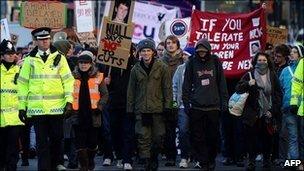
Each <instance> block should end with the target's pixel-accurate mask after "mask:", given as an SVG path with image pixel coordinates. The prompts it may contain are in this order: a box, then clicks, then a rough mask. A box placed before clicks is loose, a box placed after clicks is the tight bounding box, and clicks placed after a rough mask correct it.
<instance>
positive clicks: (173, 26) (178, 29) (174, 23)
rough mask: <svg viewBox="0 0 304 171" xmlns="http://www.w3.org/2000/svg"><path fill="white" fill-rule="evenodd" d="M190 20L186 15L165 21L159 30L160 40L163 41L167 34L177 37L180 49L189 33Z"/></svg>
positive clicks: (183, 46)
mask: <svg viewBox="0 0 304 171" xmlns="http://www.w3.org/2000/svg"><path fill="white" fill-rule="evenodd" d="M190 20H191V18H190V17H187V18H177V19H173V20H168V21H165V22H164V23H163V24H162V25H161V27H160V30H159V38H160V40H161V41H165V39H166V37H167V36H169V35H174V36H176V37H177V38H178V39H179V41H180V45H181V46H180V47H181V49H184V48H185V47H186V45H187V41H188V38H189V35H190Z"/></svg>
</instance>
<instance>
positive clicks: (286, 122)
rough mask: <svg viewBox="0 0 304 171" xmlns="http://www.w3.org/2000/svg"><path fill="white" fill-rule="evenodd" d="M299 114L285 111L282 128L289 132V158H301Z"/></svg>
mask: <svg viewBox="0 0 304 171" xmlns="http://www.w3.org/2000/svg"><path fill="white" fill-rule="evenodd" d="M297 120H298V116H297V115H294V114H292V113H290V112H289V111H283V122H282V129H286V130H287V132H288V158H289V159H299V141H298V135H299V134H298V122H297Z"/></svg>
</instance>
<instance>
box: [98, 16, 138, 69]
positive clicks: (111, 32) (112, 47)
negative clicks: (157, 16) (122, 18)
mask: <svg viewBox="0 0 304 171" xmlns="http://www.w3.org/2000/svg"><path fill="white" fill-rule="evenodd" d="M102 28H103V31H102V33H101V40H100V42H99V48H98V56H97V62H98V63H102V64H105V65H109V66H113V67H118V68H122V69H126V67H127V64H128V58H129V52H130V47H131V40H132V34H133V29H134V26H133V24H124V23H118V22H114V21H111V20H110V19H109V18H108V17H105V18H104V20H103V26H102Z"/></svg>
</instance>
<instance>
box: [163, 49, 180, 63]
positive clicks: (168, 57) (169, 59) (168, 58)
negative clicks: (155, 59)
mask: <svg viewBox="0 0 304 171" xmlns="http://www.w3.org/2000/svg"><path fill="white" fill-rule="evenodd" d="M162 59H163V61H164V62H166V63H167V64H168V65H175V64H177V63H180V61H183V51H182V50H181V49H178V50H177V51H176V52H175V53H174V54H173V55H172V54H170V53H169V52H168V51H167V50H164V56H163V58H162Z"/></svg>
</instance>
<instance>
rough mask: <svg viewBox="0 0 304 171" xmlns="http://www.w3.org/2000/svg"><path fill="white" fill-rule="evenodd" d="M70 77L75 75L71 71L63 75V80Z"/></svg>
mask: <svg viewBox="0 0 304 171" xmlns="http://www.w3.org/2000/svg"><path fill="white" fill-rule="evenodd" d="M70 77H73V76H72V74H71V73H68V74H65V75H64V76H62V80H66V79H69V78H70Z"/></svg>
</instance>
